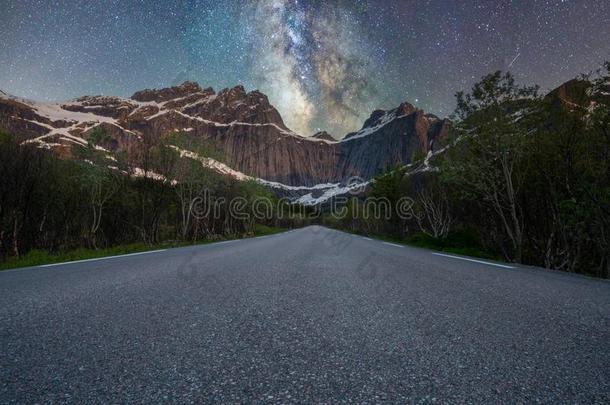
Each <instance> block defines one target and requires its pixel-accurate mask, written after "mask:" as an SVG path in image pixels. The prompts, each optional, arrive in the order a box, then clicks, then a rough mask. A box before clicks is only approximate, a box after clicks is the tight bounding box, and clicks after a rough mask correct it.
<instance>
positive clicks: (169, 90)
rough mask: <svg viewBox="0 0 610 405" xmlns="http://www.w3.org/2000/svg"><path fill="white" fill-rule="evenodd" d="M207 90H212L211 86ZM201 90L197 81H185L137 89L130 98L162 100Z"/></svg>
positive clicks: (145, 100)
mask: <svg viewBox="0 0 610 405" xmlns="http://www.w3.org/2000/svg"><path fill="white" fill-rule="evenodd" d="M209 91H212V93H213V92H214V90H213V89H211V88H208V89H206V93H209ZM201 92H203V89H202V88H201V87H200V86H199V83H197V82H192V81H186V82H184V83H182V84H180V85H178V86H173V87H166V88H163V89H145V90H141V91H137V92H135V93H134V94H133V95H132V96H131V99H132V100H136V101H142V102H147V101H156V102H163V101H168V100H172V99H176V98H180V97H186V96H188V95H191V94H194V93H201Z"/></svg>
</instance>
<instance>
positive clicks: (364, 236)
mask: <svg viewBox="0 0 610 405" xmlns="http://www.w3.org/2000/svg"><path fill="white" fill-rule="evenodd" d="M363 238H364V239H366V240H373V239H371V238H367V237H366V236H363Z"/></svg>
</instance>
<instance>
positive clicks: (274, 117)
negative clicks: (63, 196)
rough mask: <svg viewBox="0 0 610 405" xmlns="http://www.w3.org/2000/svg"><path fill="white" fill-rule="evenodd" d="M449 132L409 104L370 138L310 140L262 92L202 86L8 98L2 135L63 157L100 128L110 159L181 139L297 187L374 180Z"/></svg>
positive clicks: (375, 122)
mask: <svg viewBox="0 0 610 405" xmlns="http://www.w3.org/2000/svg"><path fill="white" fill-rule="evenodd" d="M448 125H449V123H448V121H447V120H441V119H439V118H437V117H435V116H433V115H430V114H424V112H423V111H421V110H418V109H417V108H415V107H414V106H412V105H411V104H409V103H403V104H401V105H400V106H398V107H397V108H395V109H393V110H389V111H384V110H377V111H374V112H373V113H372V114H371V117H370V118H369V119H367V120H366V122H365V123H364V125H363V127H362V129H361V130H359V131H357V132H354V133H350V134H348V135H346V136H345V138H344V139H343V140H341V141H336V140H335V139H334V138H333V137H332V136H330V135H329V134H328V133H326V132H320V133H317V134H315V135H313V136H311V137H302V136H300V135H298V134H295V133H294V132H292V131H290V130H289V129H288V128H287V127H286V126H285V124H284V122H283V120H282V117H281V116H280V114H279V112H278V111H277V110H276V109H275V108H274V107H273V106H272V105H271V104H270V103H269V100H268V99H267V96H265V95H264V94H262V93H261V92H259V91H252V92H246V91H245V89H244V88H243V87H242V86H237V87H234V88H231V89H224V90H221V91H220V92H218V93H216V92H214V90H213V89H211V88H206V89H202V88H201V87H200V86H199V85H198V84H197V83H194V82H185V83H183V84H181V85H180V86H175V87H171V88H166V89H160V90H143V91H139V92H137V93H135V94H134V95H133V96H132V97H131V98H121V97H109V96H85V97H81V98H78V99H76V100H73V101H71V102H66V103H63V104H43V103H36V102H30V101H27V100H22V99H19V98H15V97H11V96H7V95H3V94H0V127H1V128H3V129H5V130H8V131H10V132H12V133H15V134H19V135H20V136H21V137H22V139H23V140H24V141H27V142H32V143H35V144H37V145H39V146H40V147H45V148H48V149H52V150H56V149H57V150H58V151H59V150H61V151H62V152H61V153H62V154H67V155H69V151H70V149H73V148H78V147H82V145H85V144H87V140H88V139H89V137H90V136H91V134H92V133H93V131H96V130H97V129H96V128H102V129H104V131H105V133H107V134H108V137H107V138H106V139H105V140H104V141H103V144H100V145H98V146H100V147H101V148H104V150H107V152H108V153H109V154H113V153H117V152H121V151H128V150H131V151H133V150H137V149H138V148H141V147H142V145H144V144H149V143H151V142H153V143H154V142H158V141H160V140H162V139H168V138H169V137H170V136H176V134H179V135H178V136H188V137H189V139H190V140H191V141H193V142H197V141H198V140H200V141H202V142H203V141H206V142H207V141H210V142H212V143H213V144H214V145H215V148H216V149H217V154H216V156H219V158H218V159H219V160H221V161H222V163H224V164H226V165H227V166H229V167H230V168H231V169H233V170H236V171H239V172H242V173H244V174H246V175H249V176H252V177H257V178H261V179H265V180H269V181H276V182H281V183H284V184H286V185H291V186H312V185H315V184H320V183H336V182H341V181H345V180H346V179H347V178H349V177H352V176H358V177H361V178H363V179H365V180H367V179H370V178H371V177H373V176H375V175H377V174H379V173H380V172H381V171H383V170H385V169H386V168H388V167H391V166H394V165H396V164H406V163H409V162H410V161H411V160H412V158H413V157H414V156H415V155H421V154H425V153H427V152H428V151H430V150H437V149H438V148H440V147H442V145H443V143H444V142H445V140H446V137H447V131H448Z"/></svg>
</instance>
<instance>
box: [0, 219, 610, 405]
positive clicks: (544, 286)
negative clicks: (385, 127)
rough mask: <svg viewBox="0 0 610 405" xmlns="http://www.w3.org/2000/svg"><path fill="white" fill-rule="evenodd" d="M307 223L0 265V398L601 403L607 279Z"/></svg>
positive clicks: (609, 347)
mask: <svg viewBox="0 0 610 405" xmlns="http://www.w3.org/2000/svg"><path fill="white" fill-rule="evenodd" d="M473 260H475V261H471V260H463V259H461V258H459V257H451V256H444V255H439V254H435V253H434V252H431V251H428V250H423V249H416V248H408V247H404V246H399V245H393V244H388V243H384V242H381V241H377V240H370V239H367V238H364V237H361V236H354V235H349V234H346V233H342V232H338V231H334V230H329V229H326V228H322V227H317V226H312V227H308V228H304V229H300V230H296V231H292V232H288V233H283V234H277V235H272V236H267V237H261V238H254V239H247V240H238V241H231V242H224V243H217V244H210V245H203V246H194V247H187V248H180V249H171V250H165V251H157V252H152V253H146V254H138V255H130V256H124V257H115V258H107V259H103V260H93V261H86V262H80V263H71V264H62V265H55V266H48V267H38V268H29V269H21V270H14V271H5V272H0V325H1V332H0V343H1V345H2V346H1V351H0V403H7V402H8V403H11V402H18V403H34V402H54V403H56V402H79V403H90V402H94V403H99V402H104V403H117V402H141V403H157V402H198V403H200V402H240V401H241V402H244V401H253V400H254V401H262V402H281V403H286V402H303V401H306V402H341V401H346V402H347V401H354V402H362V401H373V402H379V401H384V400H388V401H393V402H396V401H401V402H404V401H409V402H434V401H439V402H446V401H451V402H462V401H470V402H492V401H506V402H513V403H514V402H526V401H527V402H530V401H542V402H558V401H559V402H600V403H603V402H606V403H607V402H608V401H610V283H609V282H607V281H603V280H595V279H591V278H586V277H580V276H574V275H568V274H561V273H556V272H551V271H546V270H542V269H534V268H526V267H517V266H508V267H507V266H506V265H505V266H504V267H500V266H497V265H496V264H495V263H486V262H485V261H479V260H478V259H473Z"/></svg>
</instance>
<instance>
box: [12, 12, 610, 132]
mask: <svg viewBox="0 0 610 405" xmlns="http://www.w3.org/2000/svg"><path fill="white" fill-rule="evenodd" d="M0 10H1V13H0V36H1V37H2V38H3V41H2V43H1V44H0V60H1V61H2V63H0V89H2V90H4V91H6V92H8V93H12V94H15V95H18V96H23V97H28V98H32V99H39V100H65V99H70V98H74V97H77V96H80V95H83V94H115V95H122V96H129V95H130V94H132V93H133V92H134V91H136V90H140V89H143V88H159V87H165V86H170V85H174V84H177V83H180V82H182V81H184V80H195V81H197V82H199V83H200V84H201V85H202V86H204V87H207V86H211V87H213V88H214V89H216V90H220V89H222V88H224V87H233V86H235V85H237V84H242V85H244V86H245V87H246V88H247V89H248V90H254V89H259V90H261V91H262V92H264V93H266V94H267V95H268V96H269V99H270V101H271V103H273V104H274V105H275V106H276V107H277V108H278V110H279V111H280V113H281V114H282V116H283V118H284V120H285V122H286V123H287V125H288V126H289V127H290V128H292V129H293V130H295V131H297V132H298V133H301V134H303V135H310V134H312V133H313V132H316V131H318V130H327V131H328V132H330V133H331V134H332V135H334V136H335V137H337V138H340V137H342V136H344V135H345V134H346V133H347V132H349V131H353V130H356V129H358V128H360V127H361V125H362V123H363V121H364V120H365V119H366V118H367V117H368V116H369V114H370V113H371V111H372V110H374V109H378V108H384V109H388V108H393V107H395V106H396V105H398V104H399V103H401V102H403V101H409V102H411V103H412V104H415V105H416V106H417V107H419V108H422V109H424V110H425V111H427V112H431V113H434V114H437V115H439V116H445V115H448V114H450V113H451V112H452V110H453V108H454V107H455V98H454V94H455V92H456V91H458V90H462V89H467V88H469V87H470V86H471V85H472V84H473V83H474V82H475V81H476V80H478V79H479V78H480V77H481V76H482V75H484V74H487V73H489V72H492V71H495V70H510V71H511V72H512V73H513V74H514V75H515V77H516V78H517V80H518V81H520V82H522V83H528V84H533V83H536V84H539V85H540V86H541V87H542V88H543V89H551V88H553V87H555V86H557V85H559V84H561V83H562V82H564V81H566V80H569V79H571V78H573V77H575V76H576V75H578V74H580V73H585V72H588V71H591V70H593V69H596V68H598V67H599V66H600V65H601V64H602V62H603V61H604V60H607V59H610V41H608V38H610V28H609V27H610V17H609V16H610V3H609V2H608V1H607V0H512V1H511V0H502V1H489V0H473V1H464V2H459V1H448V0H447V1H441V0H429V1H423V0H422V1H416V0H401V1H390V0H359V1H356V0H349V1H347V0H334V1H322V0H243V1H237V0H234V1H230V0H227V1H216V0H195V1H185V2H168V1H161V0H154V1H143V0H139V1H138V0H108V1H90V0H64V1H59V2H49V1H43V0H21V1H8V0H0Z"/></svg>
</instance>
